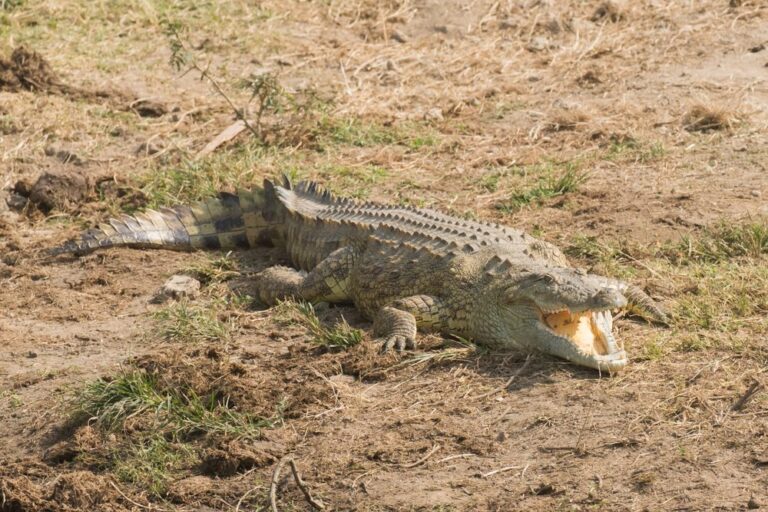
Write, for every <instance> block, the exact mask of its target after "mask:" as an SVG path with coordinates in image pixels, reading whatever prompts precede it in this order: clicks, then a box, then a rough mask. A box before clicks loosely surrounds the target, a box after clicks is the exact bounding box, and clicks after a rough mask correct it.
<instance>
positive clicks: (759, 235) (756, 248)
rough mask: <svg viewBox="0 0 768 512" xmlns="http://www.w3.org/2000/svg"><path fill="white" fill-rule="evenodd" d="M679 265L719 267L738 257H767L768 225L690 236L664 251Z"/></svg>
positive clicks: (729, 226)
mask: <svg viewBox="0 0 768 512" xmlns="http://www.w3.org/2000/svg"><path fill="white" fill-rule="evenodd" d="M665 252H666V253H667V255H668V256H671V257H672V259H673V260H675V261H678V262H686V261H688V262H690V261H697V262H707V263H717V262H721V261H727V260H729V259H731V258H735V257H741V256H745V257H750V258H758V257H760V256H762V255H764V254H768V223H767V222H765V221H759V222H750V223H746V224H726V223H721V224H719V225H717V226H715V227H713V228H709V229H706V230H704V231H702V232H701V233H699V234H698V235H689V236H686V237H684V238H683V240H682V241H681V242H680V243H679V244H678V245H677V246H675V247H672V248H671V249H668V250H666V251H665Z"/></svg>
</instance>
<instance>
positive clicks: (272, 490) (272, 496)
mask: <svg viewBox="0 0 768 512" xmlns="http://www.w3.org/2000/svg"><path fill="white" fill-rule="evenodd" d="M287 460H288V458H287V457H283V458H282V459H280V461H279V462H278V463H277V465H276V466H275V471H274V472H273V473H272V482H271V483H270V484H269V506H270V508H271V509H272V512H279V511H278V510H277V484H278V482H280V472H281V471H282V470H283V466H284V465H285V463H286V462H287Z"/></svg>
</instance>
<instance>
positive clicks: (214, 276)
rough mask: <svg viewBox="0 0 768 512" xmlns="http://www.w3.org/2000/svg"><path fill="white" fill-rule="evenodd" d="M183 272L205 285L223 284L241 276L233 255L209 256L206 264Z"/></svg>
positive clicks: (190, 267) (199, 264)
mask: <svg viewBox="0 0 768 512" xmlns="http://www.w3.org/2000/svg"><path fill="white" fill-rule="evenodd" d="M183 272H184V273H185V274H189V275H191V276H193V277H195V278H196V279H197V280H199V281H200V282H202V283H203V284H210V283H223V282H224V281H229V280H230V279H232V278H235V277H237V276H239V275H240V272H238V270H237V263H236V262H235V260H234V259H233V258H232V256H231V253H227V254H224V255H221V256H209V257H208V261H206V262H205V263H198V264H195V265H191V266H189V267H187V268H186V269H184V271H183Z"/></svg>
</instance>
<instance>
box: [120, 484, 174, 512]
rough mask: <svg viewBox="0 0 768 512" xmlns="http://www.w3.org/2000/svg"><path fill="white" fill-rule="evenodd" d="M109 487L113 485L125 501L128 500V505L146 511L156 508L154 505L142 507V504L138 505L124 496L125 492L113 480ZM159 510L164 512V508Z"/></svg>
mask: <svg viewBox="0 0 768 512" xmlns="http://www.w3.org/2000/svg"><path fill="white" fill-rule="evenodd" d="M109 485H111V486H112V487H114V488H115V490H116V491H117V492H118V493H119V494H120V496H122V497H123V499H125V500H126V501H127V502H128V503H130V504H132V505H136V506H137V507H139V508H145V509H147V510H152V509H154V507H153V506H152V505H149V506H147V505H142V504H141V503H136V502H135V501H133V500H132V499H131V498H129V497H128V496H126V495H125V494H123V491H121V490H120V488H119V487H118V486H117V484H115V482H113V481H111V480H110V481H109ZM157 510H163V509H162V508H158V509H157Z"/></svg>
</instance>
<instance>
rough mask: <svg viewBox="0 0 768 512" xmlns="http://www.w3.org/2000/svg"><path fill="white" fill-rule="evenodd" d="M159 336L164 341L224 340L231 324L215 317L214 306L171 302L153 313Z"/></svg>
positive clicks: (227, 335)
mask: <svg viewBox="0 0 768 512" xmlns="http://www.w3.org/2000/svg"><path fill="white" fill-rule="evenodd" d="M154 317H155V320H157V322H158V327H159V333H160V336H161V337H162V338H163V339H165V340H166V341H184V342H193V343H196V342H201V341H215V340H226V339H228V338H229V335H230V332H231V330H232V325H231V324H229V323H225V322H222V321H221V320H219V319H218V317H217V311H216V308H212V307H207V308H206V307H201V306H193V305H190V304H189V303H188V302H187V301H180V302H175V303H172V304H170V305H168V306H166V307H164V308H163V309H161V310H160V311H158V312H156V313H155V314H154Z"/></svg>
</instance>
